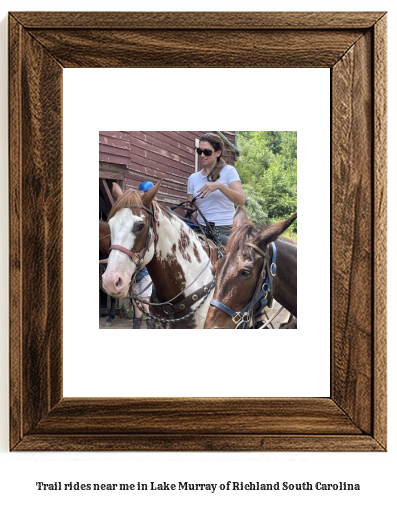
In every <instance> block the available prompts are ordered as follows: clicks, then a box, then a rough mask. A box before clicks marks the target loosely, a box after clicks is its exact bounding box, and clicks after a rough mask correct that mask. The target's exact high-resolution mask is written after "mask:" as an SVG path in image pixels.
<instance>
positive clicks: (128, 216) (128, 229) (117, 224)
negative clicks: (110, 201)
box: [102, 208, 143, 297]
mask: <svg viewBox="0 0 397 507" xmlns="http://www.w3.org/2000/svg"><path fill="white" fill-rule="evenodd" d="M139 222H143V218H142V217H138V216H136V215H133V213H132V211H131V210H130V209H128V208H123V209H121V210H120V211H119V212H118V213H116V215H115V216H114V217H112V218H111V219H110V220H109V227H110V232H111V238H112V245H120V246H123V247H124V248H126V249H128V250H131V249H132V248H133V247H134V244H135V240H136V236H135V234H134V233H133V232H132V231H133V228H134V225H135V224H136V223H139ZM135 270H136V266H135V264H134V263H133V262H132V260H131V258H130V257H129V256H128V255H127V254H125V253H124V252H121V251H120V250H111V252H110V254H109V259H108V266H107V269H106V271H105V273H104V274H103V276H102V282H103V286H104V289H105V290H106V292H108V294H112V295H121V296H122V297H123V296H126V295H127V292H128V288H129V284H130V280H131V277H132V275H133V274H134V273H135Z"/></svg>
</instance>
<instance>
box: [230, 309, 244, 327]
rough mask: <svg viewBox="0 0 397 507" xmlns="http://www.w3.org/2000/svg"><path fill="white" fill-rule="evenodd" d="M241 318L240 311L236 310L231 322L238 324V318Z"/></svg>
mask: <svg viewBox="0 0 397 507" xmlns="http://www.w3.org/2000/svg"><path fill="white" fill-rule="evenodd" d="M237 317H238V320H237V321H236V320H235V319H236V318H237ZM241 319H242V315H241V313H240V312H237V313H236V315H235V316H234V317H232V321H233V324H236V325H237V324H238V323H239V322H240V320H241Z"/></svg>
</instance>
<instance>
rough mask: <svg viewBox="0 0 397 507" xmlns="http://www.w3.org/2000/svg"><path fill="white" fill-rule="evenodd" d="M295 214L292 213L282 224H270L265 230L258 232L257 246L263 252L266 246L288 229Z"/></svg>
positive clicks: (295, 216)
mask: <svg viewBox="0 0 397 507" xmlns="http://www.w3.org/2000/svg"><path fill="white" fill-rule="evenodd" d="M297 216H298V215H297V213H294V214H293V215H292V216H290V217H289V218H287V220H283V221H282V222H277V223H276V224H272V225H270V226H269V227H266V229H263V230H262V231H260V232H259V235H258V237H259V245H260V247H261V248H262V250H264V249H265V248H266V245H268V244H269V243H271V242H272V241H275V240H276V239H277V238H278V237H279V236H280V235H281V234H282V233H283V232H284V231H285V230H286V229H288V227H289V226H290V225H291V224H292V223H293V222H294V221H295V220H296V218H297Z"/></svg>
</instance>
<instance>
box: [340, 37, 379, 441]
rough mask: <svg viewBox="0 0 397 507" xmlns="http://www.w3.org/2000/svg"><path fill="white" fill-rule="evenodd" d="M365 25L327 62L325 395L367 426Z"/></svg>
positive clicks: (368, 67)
mask: <svg viewBox="0 0 397 507" xmlns="http://www.w3.org/2000/svg"><path fill="white" fill-rule="evenodd" d="M371 40H372V36H371V33H367V34H366V35H365V36H363V37H362V38H361V39H360V40H359V41H358V42H357V43H356V44H355V45H354V46H353V47H352V48H351V49H350V50H349V51H348V52H347V53H346V54H345V55H344V57H343V58H342V59H341V60H340V61H339V62H338V63H337V64H336V65H335V66H334V68H333V70H332V76H333V78H332V90H333V103H334V104H335V107H334V108H333V118H332V132H333V134H332V136H333V138H332V145H333V147H334V148H333V150H332V153H333V163H332V176H331V180H332V219H331V220H332V225H331V227H332V261H331V263H332V308H333V314H332V320H333V326H332V329H333V351H334V360H333V368H334V371H335V375H334V377H333V385H332V397H333V399H334V400H335V401H336V402H337V403H338V404H339V405H340V406H341V407H342V408H344V409H345V410H346V411H347V413H348V414H350V415H351V417H352V419H353V420H355V421H359V424H360V427H362V428H363V429H364V430H365V431H366V432H367V433H370V432H371V426H372V407H371V404H363V403H359V404H357V401H358V400H360V399H366V400H368V401H369V400H371V398H372V397H371V390H372V382H373V372H372V348H373V335H372V331H373V329H372V325H373V322H372V317H371V311H370V308H371V306H372V305H371V300H372V276H371V266H372V264H373V256H372V241H371V240H372V205H373V202H372V197H373V195H372V192H371V191H370V189H371V186H372V139H373V125H372V106H371V96H372V79H371V77H372V64H371Z"/></svg>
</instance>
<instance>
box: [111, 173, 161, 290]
mask: <svg viewBox="0 0 397 507" xmlns="http://www.w3.org/2000/svg"><path fill="white" fill-rule="evenodd" d="M160 184H161V181H159V182H158V183H157V184H156V185H155V186H154V187H152V188H151V189H150V190H148V191H147V192H146V193H145V194H143V195H142V194H141V193H139V192H137V191H135V190H127V191H126V192H124V193H123V192H122V190H121V188H120V187H119V185H117V183H113V189H112V193H113V196H114V198H115V199H116V201H115V203H114V205H113V207H112V209H111V211H110V214H109V227H110V232H111V246H110V254H109V259H108V267H107V269H106V271H105V273H104V274H103V277H102V281H103V287H104V289H105V290H106V292H107V293H108V294H109V295H111V296H113V297H126V296H127V294H128V289H129V285H130V281H131V277H132V275H133V274H134V273H135V271H136V270H137V269H140V268H141V267H143V266H144V265H146V264H147V263H148V262H150V260H151V259H152V257H153V253H154V246H153V243H152V242H151V241H150V240H151V238H153V239H154V231H153V224H154V219H153V211H152V209H151V204H152V201H153V199H154V197H155V196H156V194H157V191H158V189H159V187H160Z"/></svg>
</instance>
